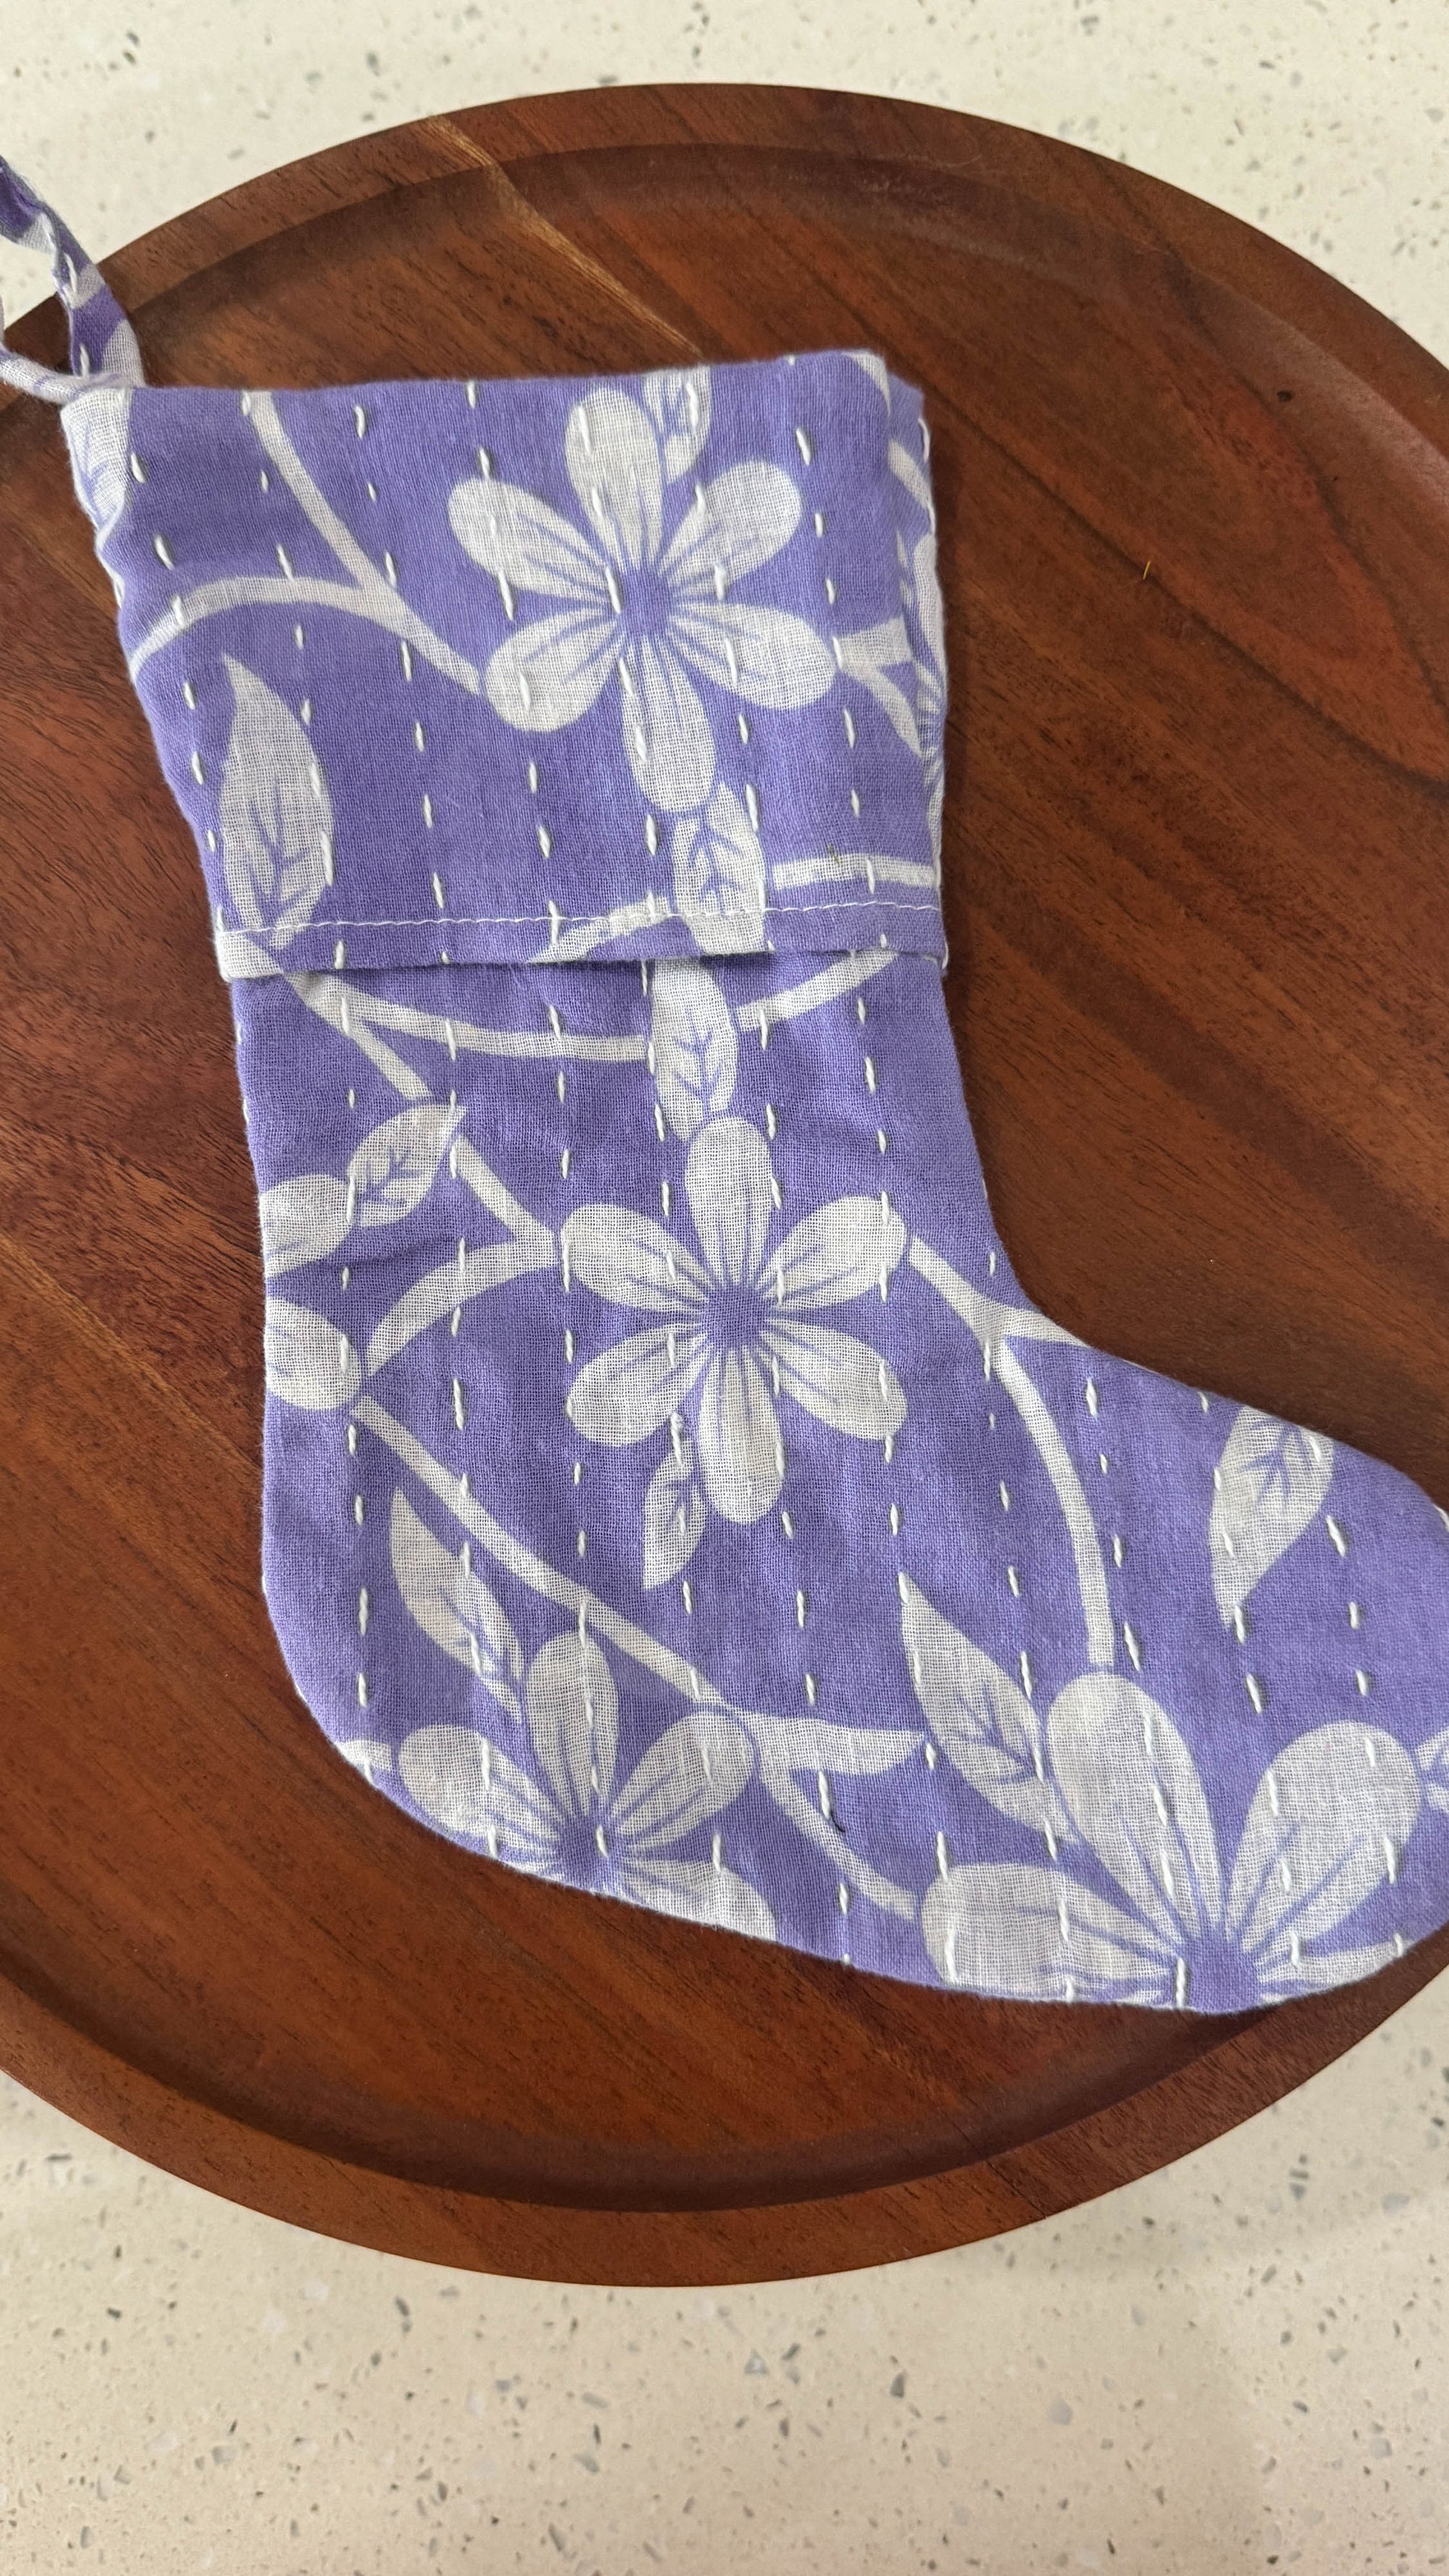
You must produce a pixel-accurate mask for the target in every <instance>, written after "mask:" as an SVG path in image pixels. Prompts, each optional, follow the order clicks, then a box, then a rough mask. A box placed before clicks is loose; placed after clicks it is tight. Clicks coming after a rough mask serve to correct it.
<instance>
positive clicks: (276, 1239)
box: [258, 1172, 352, 1279]
mask: <svg viewBox="0 0 1449 2576" xmlns="http://www.w3.org/2000/svg"><path fill="white" fill-rule="evenodd" d="M258 1213H259V1215H260V1217H261V1226H262V1265H263V1268H264V1269H265V1271H266V1275H267V1277H268V1278H269V1279H279V1278H280V1277H281V1275H282V1272H283V1271H284V1270H300V1269H301V1267H302V1264H303V1263H304V1262H307V1261H325V1260H326V1258H327V1255H328V1253H329V1252H335V1251H336V1249H337V1246H338V1245H339V1243H341V1242H342V1240H343V1238H344V1236H345V1235H346V1234H347V1233H348V1231H349V1229H350V1227H351V1223H352V1218H351V1213H350V1210H349V1208H348V1203H347V1190H346V1187H345V1185H344V1183H343V1182H341V1181H339V1180H338V1179H337V1177H336V1175H335V1173H332V1172H302V1173H300V1174H299V1175H298V1177H297V1178H296V1180H293V1181H278V1182H277V1183H276V1185H275V1187H274V1188H272V1189H270V1190H265V1191H263V1193H262V1197H261V1199H260V1201H259V1202H258Z"/></svg>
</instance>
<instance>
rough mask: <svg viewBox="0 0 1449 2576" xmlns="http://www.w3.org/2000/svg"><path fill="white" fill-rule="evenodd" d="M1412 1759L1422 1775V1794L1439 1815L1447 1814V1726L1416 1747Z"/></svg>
mask: <svg viewBox="0 0 1449 2576" xmlns="http://www.w3.org/2000/svg"><path fill="white" fill-rule="evenodd" d="M1414 1759H1415V1761H1416V1762H1417V1763H1418V1765H1419V1769H1420V1771H1421V1772H1422V1773H1423V1776H1424V1795H1425V1797H1426V1798H1427V1799H1428V1801H1429V1804H1430V1806H1431V1807H1437V1808H1438V1810H1439V1813H1440V1815H1441V1816H1449V1726H1445V1727H1441V1729H1440V1731H1439V1733H1438V1734H1437V1735H1431V1736H1429V1737H1428V1739H1427V1740H1426V1741H1425V1742H1424V1743H1423V1744H1421V1745H1419V1746H1418V1747H1417V1748H1416V1751H1415V1754H1414Z"/></svg>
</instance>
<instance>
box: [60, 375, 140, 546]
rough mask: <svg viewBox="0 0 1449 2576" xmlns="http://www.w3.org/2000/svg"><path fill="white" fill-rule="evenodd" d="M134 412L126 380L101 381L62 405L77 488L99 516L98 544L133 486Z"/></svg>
mask: <svg viewBox="0 0 1449 2576" xmlns="http://www.w3.org/2000/svg"><path fill="white" fill-rule="evenodd" d="M130 418H131V395H130V390H129V388H128V387H127V386H124V385H98V386H97V388H96V390H95V392H94V393H91V394H82V395H81V396H80V398H79V399H78V400H77V401H75V402H70V403H66V404H64V405H63V407H62V410H61V415H60V425H61V428H62V429H63V430H64V432H65V443H66V445H67V447H68V448H69V449H70V461H71V469H72V472H73V474H74V477H75V487H76V491H77V493H78V495H79V498H80V504H81V507H82V509H83V510H84V511H85V513H86V516H87V517H88V518H89V519H91V520H92V521H93V522H94V525H95V531H96V545H97V548H100V547H101V546H103V545H104V544H105V541H106V539H107V537H108V536H109V535H110V533H111V530H112V528H113V527H114V526H115V524H116V521H117V520H118V519H119V517H120V515H121V512H122V511H123V510H124V508H125V506H126V501H127V498H128V496H129V494H130V491H131V472H130V464H129V457H130V439H129V428H130Z"/></svg>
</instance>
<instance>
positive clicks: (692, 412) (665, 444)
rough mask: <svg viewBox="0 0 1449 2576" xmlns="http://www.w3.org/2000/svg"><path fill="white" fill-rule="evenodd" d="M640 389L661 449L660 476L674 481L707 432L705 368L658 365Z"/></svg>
mask: <svg viewBox="0 0 1449 2576" xmlns="http://www.w3.org/2000/svg"><path fill="white" fill-rule="evenodd" d="M641 390H642V392H643V395H644V407H645V409H646V411H647V412H648V414H649V417H650V419H651V420H652V421H653V423H654V426H655V428H656V429H657V430H658V432H659V439H660V444H661V446H662V448H663V451H664V479H665V481H666V483H677V482H678V480H679V477H680V475H681V474H687V473H688V471H689V468H690V467H691V465H692V464H693V463H694V461H695V458H696V457H697V456H698V454H699V451H700V449H701V448H702V447H703V445H704V442H705V440H706V438H707V437H708V436H709V411H710V400H709V369H708V367H662V368H660V369H659V371H658V372H657V373H656V374H654V375H649V376H646V377H645V378H644V380H643V385H642V388H641Z"/></svg>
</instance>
